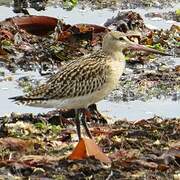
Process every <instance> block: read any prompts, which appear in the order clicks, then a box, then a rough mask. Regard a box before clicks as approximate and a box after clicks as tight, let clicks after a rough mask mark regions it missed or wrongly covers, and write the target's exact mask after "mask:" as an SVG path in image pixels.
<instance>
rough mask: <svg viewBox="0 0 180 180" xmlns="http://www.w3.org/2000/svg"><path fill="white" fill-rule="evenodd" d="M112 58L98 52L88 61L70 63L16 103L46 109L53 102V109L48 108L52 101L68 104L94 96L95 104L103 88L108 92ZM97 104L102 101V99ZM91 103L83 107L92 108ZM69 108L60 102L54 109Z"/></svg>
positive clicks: (18, 98)
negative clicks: (49, 103)
mask: <svg viewBox="0 0 180 180" xmlns="http://www.w3.org/2000/svg"><path fill="white" fill-rule="evenodd" d="M109 58H110V57H108V56H107V55H105V54H104V53H103V52H102V51H98V52H96V53H93V54H91V55H90V56H88V57H86V58H84V57H83V58H81V59H80V60H76V61H73V62H71V63H68V64H66V65H65V66H64V67H63V68H62V69H61V71H59V72H57V73H56V74H55V75H53V76H52V77H51V78H50V79H49V80H48V81H47V82H46V83H45V84H42V85H40V86H38V87H37V88H35V89H34V90H32V91H31V92H30V93H29V94H27V95H25V96H19V97H14V98H13V99H14V100H15V101H18V102H20V103H22V104H26V105H31V106H43V107H44V106H46V105H47V107H52V106H53V102H52V103H51V104H52V105H48V102H50V101H59V102H60V101H62V102H64V101H65V100H72V99H73V100H74V98H76V99H77V100H78V101H80V100H81V99H82V97H89V96H91V95H93V98H91V97H90V99H89V101H95V98H96V97H94V93H96V92H100V91H101V90H102V88H105V87H103V86H104V85H105V84H106V83H107V80H108V73H109V71H110V67H109V65H108V64H107V61H108V60H109ZM96 94H97V93H96ZM98 96H99V95H98ZM103 96H104V94H103ZM92 99H93V100H92ZM101 99H102V98H101ZM97 100H99V98H98V97H97ZM87 101H88V99H87V100H86V102H83V104H84V105H86V104H89V103H88V102H87ZM90 103H91V102H90ZM92 103H95V102H92ZM45 104H46V105H45ZM60 104H61V105H60ZM65 104H66V105H65ZM65 104H64V105H63V104H62V103H57V102H56V103H55V104H54V106H55V107H57V106H60V107H58V108H68V107H67V103H65ZM68 104H70V102H69V103H68ZM79 104H80V102H79ZM83 104H82V105H83ZM84 105H83V106H84ZM69 106H70V105H69ZM72 106H73V105H72ZM76 106H77V102H76ZM71 108H75V107H71Z"/></svg>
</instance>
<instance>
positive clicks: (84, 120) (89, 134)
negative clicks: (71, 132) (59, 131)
mask: <svg viewBox="0 0 180 180" xmlns="http://www.w3.org/2000/svg"><path fill="white" fill-rule="evenodd" d="M85 111H86V110H83V116H82V118H81V121H82V125H83V126H84V129H85V131H86V134H87V135H88V137H89V138H90V139H92V138H93V137H92V135H91V132H90V131H89V129H88V126H87V123H86V115H85V114H86V112H85Z"/></svg>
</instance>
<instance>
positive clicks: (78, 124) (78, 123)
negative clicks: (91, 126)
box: [75, 109, 81, 140]
mask: <svg viewBox="0 0 180 180" xmlns="http://www.w3.org/2000/svg"><path fill="white" fill-rule="evenodd" d="M79 116H80V114H79V110H78V109H76V110H75V123H76V129H77V134H78V138H79V140H80V139H81V127H80V119H79Z"/></svg>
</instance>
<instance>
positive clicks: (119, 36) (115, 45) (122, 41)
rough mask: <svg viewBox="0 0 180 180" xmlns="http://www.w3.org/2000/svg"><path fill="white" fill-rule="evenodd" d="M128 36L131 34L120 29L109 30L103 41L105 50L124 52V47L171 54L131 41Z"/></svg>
mask: <svg viewBox="0 0 180 180" xmlns="http://www.w3.org/2000/svg"><path fill="white" fill-rule="evenodd" d="M127 36H129V34H125V33H122V32H118V31H111V32H108V33H107V34H106V35H105V36H104V38H103V42H102V48H103V50H104V51H105V52H106V53H108V54H111V53H114V52H118V51H121V52H122V51H123V50H124V49H132V50H136V51H147V52H151V53H156V54H162V55H169V54H166V53H164V52H161V51H158V50H155V49H152V48H148V47H146V46H143V45H140V44H138V43H136V42H133V41H130V40H129V39H128V38H127Z"/></svg>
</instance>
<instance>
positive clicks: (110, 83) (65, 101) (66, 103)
mask: <svg viewBox="0 0 180 180" xmlns="http://www.w3.org/2000/svg"><path fill="white" fill-rule="evenodd" d="M121 63H123V62H118V63H117V64H116V62H113V65H112V66H111V67H112V69H111V72H110V73H109V75H108V78H107V82H106V83H105V84H104V85H103V86H102V88H101V90H99V91H95V92H93V93H91V94H87V95H85V96H78V97H72V98H61V99H52V100H47V101H44V102H41V103H36V104H29V106H36V107H44V108H65V109H79V108H86V107H88V106H89V105H90V104H94V103H96V102H98V101H100V100H102V99H104V98H105V97H106V96H107V95H108V94H110V92H111V91H112V90H113V89H115V88H116V86H117V84H118V82H119V78H120V76H121V75H122V73H123V70H124V64H121Z"/></svg>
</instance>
